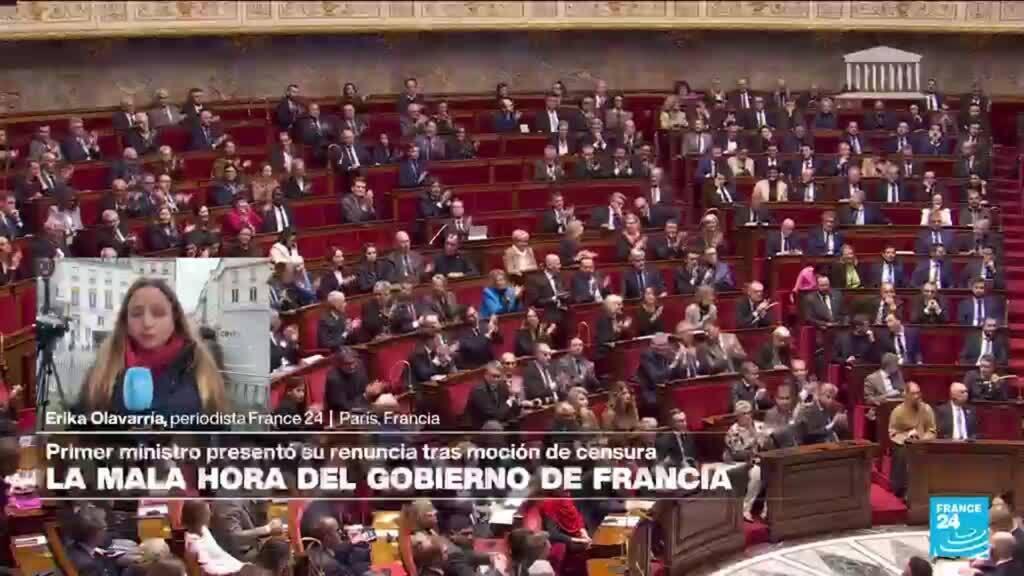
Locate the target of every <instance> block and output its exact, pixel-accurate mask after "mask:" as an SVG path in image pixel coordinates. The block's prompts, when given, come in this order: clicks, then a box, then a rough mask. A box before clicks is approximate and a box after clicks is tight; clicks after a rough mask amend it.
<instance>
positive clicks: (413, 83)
mask: <svg viewBox="0 0 1024 576" xmlns="http://www.w3.org/2000/svg"><path fill="white" fill-rule="evenodd" d="M403 85H404V86H405V92H403V93H402V95H401V96H399V97H398V100H397V101H396V102H395V112H398V113H399V114H405V112H406V111H407V110H408V109H409V104H420V105H422V104H423V101H424V96H423V94H422V93H421V92H420V83H419V81H418V80H417V79H416V78H412V77H410V78H406V79H405V82H404V84H403Z"/></svg>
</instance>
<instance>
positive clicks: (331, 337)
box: [316, 311, 356, 350]
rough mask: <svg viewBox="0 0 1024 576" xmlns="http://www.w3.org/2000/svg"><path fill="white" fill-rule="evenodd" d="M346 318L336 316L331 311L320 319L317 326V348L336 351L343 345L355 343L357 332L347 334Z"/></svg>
mask: <svg viewBox="0 0 1024 576" xmlns="http://www.w3.org/2000/svg"><path fill="white" fill-rule="evenodd" d="M345 332H346V330H345V317H344V316H337V317H336V316H335V315H334V314H333V313H332V312H331V311H328V312H326V313H325V314H324V315H323V316H321V317H320V320H319V321H317V325H316V346H317V348H327V349H329V350H336V349H337V348H338V346H341V345H342V344H354V343H355V340H356V338H355V336H356V334H355V331H353V332H351V333H349V334H345Z"/></svg>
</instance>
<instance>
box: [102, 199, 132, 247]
mask: <svg viewBox="0 0 1024 576" xmlns="http://www.w3.org/2000/svg"><path fill="white" fill-rule="evenodd" d="M101 218H102V219H103V227H102V228H100V229H99V230H98V231H97V232H96V243H97V244H98V245H100V246H110V247H113V248H114V250H116V251H117V254H118V255H119V256H122V257H125V256H129V255H131V254H132V252H134V251H135V244H136V238H135V235H134V234H130V233H129V232H128V231H127V230H126V229H125V227H124V226H123V225H122V224H121V217H120V216H118V214H117V212H115V211H113V210H104V211H103V214H102V215H101Z"/></svg>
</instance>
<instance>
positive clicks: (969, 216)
mask: <svg viewBox="0 0 1024 576" xmlns="http://www.w3.org/2000/svg"><path fill="white" fill-rule="evenodd" d="M990 217H991V212H990V211H989V209H988V208H986V207H984V206H982V204H981V191H980V190H968V191H967V205H966V206H963V207H962V208H960V213H959V214H958V217H957V220H956V223H957V225H958V226H973V225H974V223H975V222H976V221H977V220H981V219H982V218H990Z"/></svg>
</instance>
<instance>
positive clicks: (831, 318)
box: [801, 288, 843, 326]
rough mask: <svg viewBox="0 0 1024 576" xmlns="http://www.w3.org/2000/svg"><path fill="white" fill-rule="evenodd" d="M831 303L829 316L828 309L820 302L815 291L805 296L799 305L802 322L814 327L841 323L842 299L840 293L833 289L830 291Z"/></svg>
mask: <svg viewBox="0 0 1024 576" xmlns="http://www.w3.org/2000/svg"><path fill="white" fill-rule="evenodd" d="M831 302H832V314H831V315H830V314H829V312H828V307H827V306H825V304H824V302H822V299H821V297H820V296H819V294H818V292H817V291H814V292H810V293H808V294H805V295H804V297H803V302H802V305H801V309H802V311H803V315H804V320H805V321H806V322H810V323H811V324H814V325H816V326H818V325H821V324H824V323H826V322H841V321H842V318H843V297H842V293H841V292H839V291H838V290H836V289H834V288H833V289H832V291H831Z"/></svg>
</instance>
